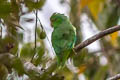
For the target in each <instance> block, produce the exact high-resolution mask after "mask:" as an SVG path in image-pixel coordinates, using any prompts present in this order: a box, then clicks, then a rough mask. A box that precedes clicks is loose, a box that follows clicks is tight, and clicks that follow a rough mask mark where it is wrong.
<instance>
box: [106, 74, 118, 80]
mask: <svg viewBox="0 0 120 80" xmlns="http://www.w3.org/2000/svg"><path fill="white" fill-rule="evenodd" d="M118 79H120V74H117V75H115V76H113V77H110V78H108V79H107V80H118Z"/></svg>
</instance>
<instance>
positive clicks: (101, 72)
mask: <svg viewBox="0 0 120 80" xmlns="http://www.w3.org/2000/svg"><path fill="white" fill-rule="evenodd" d="M107 70H108V66H101V67H100V68H99V69H98V71H97V72H96V73H95V76H94V79H93V80H104V78H105V76H106V75H105V74H106V71H107Z"/></svg>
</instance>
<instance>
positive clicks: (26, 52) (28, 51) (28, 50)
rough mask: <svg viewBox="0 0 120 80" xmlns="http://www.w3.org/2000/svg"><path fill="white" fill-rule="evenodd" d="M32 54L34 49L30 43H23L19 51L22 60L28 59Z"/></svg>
mask: <svg viewBox="0 0 120 80" xmlns="http://www.w3.org/2000/svg"><path fill="white" fill-rule="evenodd" d="M33 54H34V49H33V46H32V44H31V43H27V44H24V45H23V47H22V49H21V51H20V57H21V58H23V59H24V60H27V61H30V60H31V58H32V56H33Z"/></svg>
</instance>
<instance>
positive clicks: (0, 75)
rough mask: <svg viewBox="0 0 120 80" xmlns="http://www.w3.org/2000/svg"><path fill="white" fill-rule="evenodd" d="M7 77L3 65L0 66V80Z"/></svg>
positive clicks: (6, 71) (4, 79)
mask: <svg viewBox="0 0 120 80" xmlns="http://www.w3.org/2000/svg"><path fill="white" fill-rule="evenodd" d="M7 75H8V70H7V68H6V66H5V65H3V64H0V80H6V78H7Z"/></svg>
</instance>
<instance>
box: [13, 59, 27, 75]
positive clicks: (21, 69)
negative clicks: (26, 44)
mask: <svg viewBox="0 0 120 80" xmlns="http://www.w3.org/2000/svg"><path fill="white" fill-rule="evenodd" d="M12 66H13V68H14V69H15V70H16V71H17V72H18V74H19V75H23V74H24V73H25V71H24V67H23V63H22V62H21V60H20V59H19V58H14V59H13V64H12Z"/></svg>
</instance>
